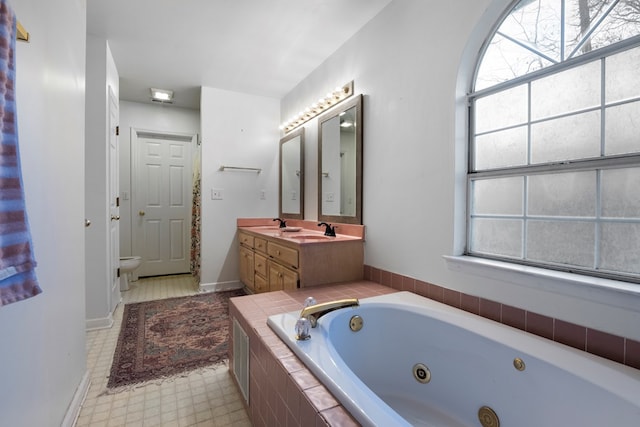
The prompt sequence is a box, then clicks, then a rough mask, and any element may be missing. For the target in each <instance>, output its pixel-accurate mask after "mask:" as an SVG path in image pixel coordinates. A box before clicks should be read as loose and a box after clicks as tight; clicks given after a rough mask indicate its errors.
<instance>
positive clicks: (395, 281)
mask: <svg viewBox="0 0 640 427" xmlns="http://www.w3.org/2000/svg"><path fill="white" fill-rule="evenodd" d="M391 287H392V288H393V289H397V290H399V291H400V290H402V276H401V275H399V274H396V273H391Z"/></svg>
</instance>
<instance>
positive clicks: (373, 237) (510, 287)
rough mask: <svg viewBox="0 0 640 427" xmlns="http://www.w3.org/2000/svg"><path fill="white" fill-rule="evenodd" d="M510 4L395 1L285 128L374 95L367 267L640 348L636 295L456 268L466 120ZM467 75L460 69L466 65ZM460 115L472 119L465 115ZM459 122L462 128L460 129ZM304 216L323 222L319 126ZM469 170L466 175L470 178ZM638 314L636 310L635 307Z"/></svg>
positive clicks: (344, 52) (496, 0)
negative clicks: (348, 98) (469, 93)
mask: <svg viewBox="0 0 640 427" xmlns="http://www.w3.org/2000/svg"><path fill="white" fill-rule="evenodd" d="M509 3H510V2H509V0H481V1H477V0H451V1H446V2H425V1H422V0H402V1H394V2H392V3H391V4H389V6H387V7H386V8H385V9H384V10H383V11H382V12H381V13H380V14H379V15H378V16H376V17H375V18H374V19H373V20H372V21H370V22H369V24H368V25H367V26H365V27H364V28H363V29H362V30H361V31H359V32H358V33H357V34H356V35H355V36H354V37H353V38H352V39H350V40H349V41H348V42H347V43H345V44H344V45H343V46H342V47H341V48H340V49H338V50H337V51H336V52H335V53H334V54H333V55H332V56H331V57H330V58H328V59H327V60H326V61H325V62H324V63H323V64H322V65H321V66H319V67H318V68H317V69H316V70H314V71H313V72H312V73H311V74H310V75H309V76H308V77H307V78H305V79H304V80H303V81H302V82H301V83H300V84H299V85H298V86H297V87H296V88H294V89H293V90H292V91H291V92H290V93H289V94H287V96H286V97H285V98H283V100H282V104H281V109H282V114H281V121H284V119H285V118H287V117H290V116H292V115H294V114H295V112H297V111H300V110H303V109H304V108H305V107H306V106H308V105H309V104H311V103H313V102H314V101H315V100H316V99H318V98H319V97H320V96H322V94H324V93H326V92H328V91H330V90H331V89H332V88H334V87H336V86H340V85H342V84H344V83H346V82H349V81H350V80H354V86H355V93H356V94H358V93H363V94H364V100H363V102H364V108H363V113H364V114H363V122H364V127H363V132H364V144H363V152H364V164H363V169H364V175H363V176H364V181H363V187H364V188H363V190H364V195H363V203H364V204H363V222H364V224H365V225H366V227H367V240H366V246H365V261H366V264H368V265H371V266H374V267H377V268H380V269H384V270H387V271H391V272H395V273H398V274H402V275H406V276H410V277H414V278H416V279H419V280H422V281H426V282H430V283H434V284H438V285H440V286H444V287H447V288H450V289H454V290H457V291H461V292H464V293H467V294H471V295H476V296H480V297H484V298H488V299H491V300H494V301H498V302H501V303H505V304H509V305H512V306H515V307H519V308H523V309H526V310H530V311H533V312H537V313H539V314H543V315H547V316H551V317H554V318H559V319H563V320H566V321H569V322H573V323H577V324H579V325H583V326H587V327H590V328H595V329H600V330H603V331H606V332H609V333H613V334H617V335H621V336H624V337H628V338H632V339H636V340H637V339H639V338H640V329H639V328H637V327H636V325H638V324H640V311H639V309H638V304H637V303H634V302H633V301H637V298H638V293H637V292H636V296H635V297H634V298H636V299H635V300H629V299H627V300H625V295H627V296H629V297H631V295H630V294H629V293H622V292H617V293H613V294H611V293H609V295H614V296H613V297H611V298H605V299H608V301H604V299H601V298H600V296H601V291H600V290H599V289H601V288H594V287H592V286H587V287H584V286H583V287H582V288H583V289H586V290H583V291H581V294H580V296H574V295H577V294H575V293H574V290H573V289H565V288H562V289H561V288H560V287H557V286H555V285H553V284H551V282H550V281H548V280H545V279H539V278H533V279H532V282H533V283H531V284H530V285H528V286H519V285H520V284H521V283H520V281H519V279H515V280H514V277H515V276H512V277H510V278H509V279H508V280H497V279H491V278H486V277H482V276H480V275H478V274H466V273H462V272H459V271H453V270H452V269H450V268H448V266H447V263H446V262H445V260H444V259H443V255H459V254H461V253H462V252H461V251H462V248H463V247H464V192H463V191H458V192H456V191H457V190H463V189H464V171H463V169H459V170H456V165H458V166H459V165H462V166H463V167H464V159H465V140H466V138H465V132H466V129H465V122H464V119H465V114H464V105H462V104H461V103H460V101H461V100H463V98H464V93H465V91H466V90H467V87H468V85H469V82H470V72H471V71H472V67H473V64H474V62H475V60H476V57H477V54H478V52H479V49H480V46H481V44H482V42H483V41H484V39H485V38H486V37H487V36H488V35H489V32H490V30H491V26H492V24H493V23H495V22H496V20H497V19H498V18H499V16H500V13H501V12H502V11H504V10H505V8H506V7H507V6H508V4H509ZM461 65H462V68H460V72H459V67H461ZM461 111H462V113H461ZM456 120H457V121H456ZM305 128H306V130H305V133H306V138H305V143H306V147H305V156H306V160H305V168H306V171H307V173H306V178H307V179H306V182H305V216H306V217H307V218H308V219H314V218H317V216H316V215H317V214H316V212H317V178H316V177H317V120H312V121H310V122H308V123H307V124H306V125H305ZM461 170H462V173H460V171H461ZM634 306H635V308H634Z"/></svg>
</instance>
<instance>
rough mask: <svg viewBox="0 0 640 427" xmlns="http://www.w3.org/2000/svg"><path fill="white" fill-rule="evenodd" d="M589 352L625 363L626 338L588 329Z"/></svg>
mask: <svg viewBox="0 0 640 427" xmlns="http://www.w3.org/2000/svg"><path fill="white" fill-rule="evenodd" d="M587 351H588V352H589V353H592V354H595V355H598V356H602V357H605V358H607V359H609V360H613V361H614V362H619V363H623V362H624V338H622V337H618V336H616V335H611V334H608V333H606V332H602V331H596V330H595V329H589V328H587Z"/></svg>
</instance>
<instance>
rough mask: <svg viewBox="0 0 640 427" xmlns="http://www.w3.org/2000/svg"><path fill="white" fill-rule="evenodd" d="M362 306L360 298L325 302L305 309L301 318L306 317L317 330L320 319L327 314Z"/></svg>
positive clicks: (301, 313)
mask: <svg viewBox="0 0 640 427" xmlns="http://www.w3.org/2000/svg"><path fill="white" fill-rule="evenodd" d="M359 305H360V302H359V301H358V298H346V299H339V300H335V301H329V302H323V303H320V304H314V305H310V306H309V307H305V308H303V309H302V311H301V312H300V317H301V318H302V317H304V318H306V319H309V322H311V327H312V328H315V327H316V326H317V325H318V319H319V318H321V317H322V316H324V315H325V314H327V313H329V312H331V311H333V310H338V309H340V308H345V307H357V306H359Z"/></svg>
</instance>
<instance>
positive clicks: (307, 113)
mask: <svg viewBox="0 0 640 427" xmlns="http://www.w3.org/2000/svg"><path fill="white" fill-rule="evenodd" d="M351 95H353V80H351V81H350V82H349V83H347V84H345V85H344V86H339V87H337V88H335V90H334V91H333V92H329V93H328V94H327V95H326V96H325V97H324V98H320V99H319V100H318V101H317V102H315V103H313V104H312V105H311V106H309V107H307V108H306V109H305V110H304V111H301V112H299V113H298V114H297V115H296V116H293V117H292V118H290V119H289V120H288V121H286V122H284V123H283V124H281V125H280V130H283V131H284V133H288V132H291V131H292V130H294V129H295V128H297V127H298V126H300V125H302V124H304V123H306V122H308V121H309V120H311V119H312V118H314V117H316V116H317V115H318V114H321V113H324V112H325V111H327V110H328V109H330V108H331V107H333V106H335V105H337V104H339V103H341V102H342V101H344V100H345V99H347V98H349V97H350V96H351Z"/></svg>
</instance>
